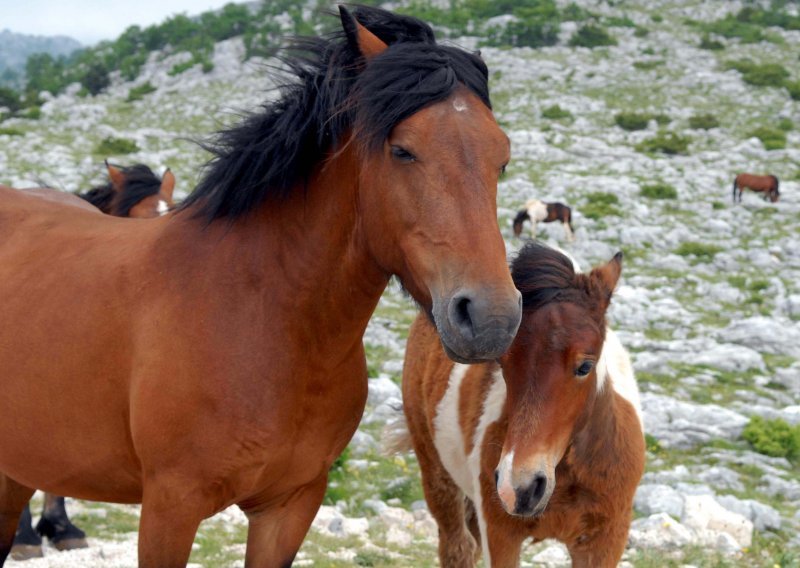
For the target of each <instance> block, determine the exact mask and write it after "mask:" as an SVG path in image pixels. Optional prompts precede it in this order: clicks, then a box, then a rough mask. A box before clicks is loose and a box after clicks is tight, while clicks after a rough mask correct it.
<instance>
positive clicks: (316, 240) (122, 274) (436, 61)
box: [0, 7, 522, 568]
mask: <svg viewBox="0 0 800 568" xmlns="http://www.w3.org/2000/svg"><path fill="white" fill-rule="evenodd" d="M340 14H341V26H342V31H343V33H340V34H339V35H337V36H335V37H330V38H311V39H308V40H305V41H304V42H302V43H301V44H300V45H299V47H300V48H302V50H301V52H300V53H298V54H296V55H294V56H293V55H292V54H290V55H287V56H286V57H285V58H284V62H285V64H286V65H287V66H288V67H289V71H292V72H293V74H294V81H293V82H292V83H289V84H286V85H285V86H284V88H283V90H282V92H281V95H280V97H279V98H277V99H274V100H272V101H270V102H268V103H266V104H265V105H263V106H262V107H260V109H259V110H258V111H257V112H255V113H253V114H250V115H248V116H247V117H246V118H245V119H244V120H243V122H241V123H240V124H239V125H237V126H234V127H232V128H230V129H228V130H225V131H223V132H221V133H220V134H219V137H218V138H217V140H216V142H214V143H212V144H210V145H209V148H210V150H211V151H212V153H213V154H214V158H213V160H212V161H211V162H210V163H209V164H208V167H207V169H206V171H205V175H204V176H203V178H202V180H201V182H200V184H199V186H198V187H197V188H196V189H195V190H194V192H193V193H192V194H191V195H190V196H189V198H188V199H187V200H186V201H184V202H183V203H182V204H181V206H179V207H178V209H177V210H175V211H172V212H169V213H167V214H166V215H164V216H162V217H158V218H156V219H118V218H114V217H111V216H100V215H99V214H98V213H97V212H93V211H87V210H83V209H80V208H78V207H67V206H66V205H64V204H57V203H46V202H43V201H42V200H37V199H35V198H34V197H31V196H29V195H26V193H25V192H22V191H17V190H14V189H11V188H0V298H2V301H0V322H2V323H3V325H0V369H2V372H0V392H1V393H2V396H0V559H5V557H6V555H7V554H8V551H9V550H10V548H11V543H12V540H13V536H14V530H15V528H16V526H17V522H18V519H19V515H20V513H21V512H22V510H23V508H24V506H25V504H26V503H27V502H28V500H29V499H30V497H31V495H32V494H33V492H34V488H41V489H43V490H45V491H50V492H53V493H57V494H60V495H69V496H72V497H77V498H82V499H90V500H95V501H110V502H120V503H141V504H142V508H141V517H140V524H139V534H138V538H139V549H138V550H139V565H140V566H142V567H158V568H172V567H178V566H185V565H186V563H187V561H188V560H189V556H190V553H191V550H192V544H193V542H194V539H195V534H196V532H197V529H198V527H199V525H200V523H201V522H202V520H203V519H206V518H208V517H211V516H212V515H214V514H216V513H217V512H219V511H222V510H224V509H225V508H227V507H229V506H231V505H234V504H235V505H238V506H239V507H240V508H241V509H242V510H243V511H244V513H245V514H246V516H247V518H248V534H247V546H246V551H245V565H246V566H248V567H262V566H263V567H273V566H274V567H285V566H290V565H291V564H292V561H293V559H294V557H295V555H296V553H297V551H298V549H299V548H300V545H301V543H302V541H303V538H304V537H305V535H306V533H307V531H308V529H309V527H310V525H311V522H312V521H313V519H314V517H315V515H316V513H317V510H318V509H319V506H320V504H321V503H322V500H323V497H324V495H325V490H326V487H327V481H328V472H329V470H330V467H331V465H332V464H333V462H334V460H335V459H336V457H337V456H338V455H339V454H340V453H341V452H342V450H344V448H345V447H346V446H347V443H348V442H349V441H350V438H351V437H352V435H353V433H354V432H355V430H356V428H357V427H358V424H359V421H360V420H361V416H362V413H363V411H364V405H365V403H366V400H367V362H366V357H365V352H364V344H363V336H364V331H365V330H366V327H367V323H368V322H369V319H370V316H371V315H372V313H373V311H374V310H375V307H376V305H377V304H378V301H379V300H380V297H381V294H382V293H383V291H384V290H385V288H386V286H387V285H388V283H389V281H390V279H391V278H392V276H394V275H397V277H398V278H399V279H400V281H401V282H402V285H403V287H404V288H405V290H407V291H408V293H409V294H410V295H411V296H412V297H413V298H414V300H415V301H416V302H417V303H418V304H419V305H420V306H421V309H422V310H423V311H424V312H425V313H426V314H427V317H428V318H430V320H431V321H432V322H433V325H434V326H435V329H436V331H437V334H438V337H439V340H440V341H441V344H442V347H443V349H444V351H445V353H446V354H447V355H448V356H449V357H451V358H452V359H454V360H457V361H460V362H463V363H474V362H478V361H486V360H494V359H497V358H498V357H500V355H501V354H502V353H504V352H505V351H506V349H507V348H508V347H509V345H510V344H511V342H512V341H513V339H514V336H515V335H516V332H517V328H518V327H519V322H520V319H521V315H522V310H521V305H520V304H521V295H520V293H519V292H518V291H517V290H516V288H515V287H514V283H513V281H512V279H511V274H510V271H509V268H508V265H507V263H506V250H505V245H504V243H503V238H502V235H501V234H500V228H499V226H498V223H497V205H496V200H497V183H498V179H499V177H500V174H501V172H502V171H503V169H504V167H505V166H506V164H507V162H508V160H509V154H510V148H509V140H508V137H507V136H506V135H505V134H504V133H503V131H502V130H501V129H500V127H499V126H498V125H497V122H496V120H495V118H494V116H493V114H492V111H491V102H490V98H489V86H488V77H489V72H488V69H487V67H486V64H485V63H484V62H483V61H482V60H481V59H480V57H479V56H478V55H476V54H473V53H470V52H467V51H464V50H462V49H460V48H457V47H454V46H448V45H440V44H438V43H436V41H435V39H434V35H433V30H432V29H431V28H430V27H429V26H428V25H427V24H425V23H423V22H421V21H420V20H417V19H415V18H410V17H407V16H399V15H395V14H392V13H390V12H387V11H384V10H380V9H377V8H368V7H357V8H355V9H354V11H353V12H352V13H351V12H349V11H348V10H346V9H344V8H341V9H340ZM53 393H58V395H59V396H57V397H54V396H52V394H53ZM42 401H47V404H48V410H49V413H50V415H47V414H48V413H43V412H41V404H42ZM52 416H58V422H59V423H62V424H65V425H69V428H63V429H62V428H53V427H52V424H53V418H52ZM43 433H46V435H43Z"/></svg>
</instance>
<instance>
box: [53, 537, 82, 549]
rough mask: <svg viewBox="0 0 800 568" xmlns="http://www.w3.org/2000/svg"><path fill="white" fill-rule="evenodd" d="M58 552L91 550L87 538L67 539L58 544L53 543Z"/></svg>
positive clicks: (57, 542)
mask: <svg viewBox="0 0 800 568" xmlns="http://www.w3.org/2000/svg"><path fill="white" fill-rule="evenodd" d="M51 544H52V545H53V546H54V547H55V549H56V550H75V549H77V548H89V543H88V542H86V539H85V538H65V539H64V540H59V541H56V542H51Z"/></svg>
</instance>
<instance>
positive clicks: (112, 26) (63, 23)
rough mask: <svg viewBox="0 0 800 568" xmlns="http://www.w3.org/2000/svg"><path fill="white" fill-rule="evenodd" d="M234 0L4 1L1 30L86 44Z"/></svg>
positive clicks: (0, 4) (1, 1)
mask: <svg viewBox="0 0 800 568" xmlns="http://www.w3.org/2000/svg"><path fill="white" fill-rule="evenodd" d="M230 1H231V0H126V1H120V0H0V30H3V29H6V28H7V29H9V30H11V31H12V32H19V33H24V34H33V35H67V36H70V37H72V38H74V39H77V40H78V41H80V42H81V43H83V44H85V45H91V44H93V43H97V42H98V41H100V40H103V39H113V38H115V37H117V36H118V35H119V34H121V33H122V32H123V31H124V30H125V28H127V27H128V26H132V25H133V24H138V25H140V26H147V25H150V24H155V23H157V22H160V21H162V20H164V19H165V18H167V17H168V16H172V15H174V14H180V13H182V12H183V13H186V14H188V15H194V14H199V13H200V12H205V11H206V10H210V9H216V8H220V7H222V6H224V5H225V4H227V3H228V2H230Z"/></svg>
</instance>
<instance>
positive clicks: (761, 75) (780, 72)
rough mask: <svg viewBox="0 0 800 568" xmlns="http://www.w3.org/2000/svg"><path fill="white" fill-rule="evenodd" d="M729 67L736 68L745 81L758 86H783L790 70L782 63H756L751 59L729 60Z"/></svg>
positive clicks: (727, 64) (727, 66)
mask: <svg viewBox="0 0 800 568" xmlns="http://www.w3.org/2000/svg"><path fill="white" fill-rule="evenodd" d="M725 66H726V68H727V69H736V70H737V71H739V73H741V74H742V80H743V81H744V82H745V83H748V84H750V85H754V86H756V87H783V86H784V85H785V84H786V81H787V79H789V72H788V71H787V70H786V68H785V67H784V66H783V65H781V64H780V63H761V64H759V63H755V62H754V61H752V60H750V59H739V60H735V61H728V62H727V63H726V64H725Z"/></svg>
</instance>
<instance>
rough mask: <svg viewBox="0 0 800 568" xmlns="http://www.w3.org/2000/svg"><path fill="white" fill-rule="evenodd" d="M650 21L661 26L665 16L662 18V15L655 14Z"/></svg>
mask: <svg viewBox="0 0 800 568" xmlns="http://www.w3.org/2000/svg"><path fill="white" fill-rule="evenodd" d="M650 19H651V20H653V21H654V22H655V23H657V24H660V23H661V22H663V21H664V16H662V15H661V14H653V15H652V16H650Z"/></svg>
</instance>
